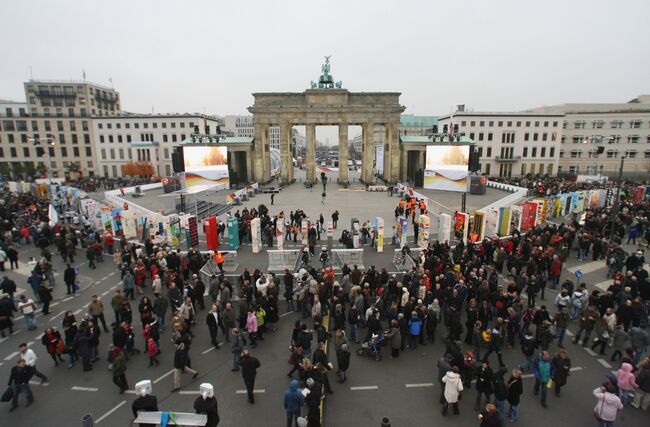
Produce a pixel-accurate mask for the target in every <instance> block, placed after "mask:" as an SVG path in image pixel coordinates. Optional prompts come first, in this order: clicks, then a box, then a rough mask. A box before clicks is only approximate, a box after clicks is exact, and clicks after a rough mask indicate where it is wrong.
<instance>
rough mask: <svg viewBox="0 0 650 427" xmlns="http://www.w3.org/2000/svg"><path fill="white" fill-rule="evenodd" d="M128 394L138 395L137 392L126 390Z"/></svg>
mask: <svg viewBox="0 0 650 427" xmlns="http://www.w3.org/2000/svg"><path fill="white" fill-rule="evenodd" d="M124 393H126V394H136V392H135V390H124Z"/></svg>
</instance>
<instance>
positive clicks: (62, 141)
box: [59, 133, 65, 144]
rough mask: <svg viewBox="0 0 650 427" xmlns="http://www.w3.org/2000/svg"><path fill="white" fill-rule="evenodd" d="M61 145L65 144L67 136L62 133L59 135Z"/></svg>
mask: <svg viewBox="0 0 650 427" xmlns="http://www.w3.org/2000/svg"><path fill="white" fill-rule="evenodd" d="M59 144H65V135H64V134H62V133H60V134H59Z"/></svg>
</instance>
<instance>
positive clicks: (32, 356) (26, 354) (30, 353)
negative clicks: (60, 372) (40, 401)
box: [18, 343, 48, 384]
mask: <svg viewBox="0 0 650 427" xmlns="http://www.w3.org/2000/svg"><path fill="white" fill-rule="evenodd" d="M18 351H19V352H20V357H21V358H23V359H25V365H27V367H28V368H29V369H31V370H32V374H33V375H35V376H37V377H39V378H40V379H41V384H44V383H46V382H48V380H47V377H46V376H45V375H43V374H42V373H40V372H39V371H38V369H37V368H36V360H38V357H37V356H36V353H34V350H32V349H31V348H27V344H26V343H21V344H20V345H19V346H18Z"/></svg>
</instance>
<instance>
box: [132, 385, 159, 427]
mask: <svg viewBox="0 0 650 427" xmlns="http://www.w3.org/2000/svg"><path fill="white" fill-rule="evenodd" d="M152 391H153V390H152V386H151V380H142V381H140V382H138V383H137V384H136V385H135V393H136V394H137V395H138V397H137V398H136V399H135V400H134V401H133V403H132V404H131V410H132V411H133V416H134V417H137V416H138V413H139V412H156V411H158V399H157V398H156V396H152V395H151V393H152ZM154 426H155V425H154V424H142V423H140V427H154Z"/></svg>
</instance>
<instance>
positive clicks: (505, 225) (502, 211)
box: [499, 206, 512, 237]
mask: <svg viewBox="0 0 650 427" xmlns="http://www.w3.org/2000/svg"><path fill="white" fill-rule="evenodd" d="M511 213H512V208H510V207H507V206H506V207H502V208H499V236H502V237H503V236H508V235H509V234H510V225H511V223H510V215H511Z"/></svg>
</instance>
